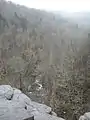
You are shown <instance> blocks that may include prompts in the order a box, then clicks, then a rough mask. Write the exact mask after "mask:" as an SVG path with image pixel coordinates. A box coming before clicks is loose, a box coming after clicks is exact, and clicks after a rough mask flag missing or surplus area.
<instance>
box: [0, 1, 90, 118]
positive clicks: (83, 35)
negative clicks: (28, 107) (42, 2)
mask: <svg viewBox="0 0 90 120" xmlns="http://www.w3.org/2000/svg"><path fill="white" fill-rule="evenodd" d="M89 77H90V13H74V14H72V15H67V16H65V14H64V13H61V12H60V13H53V12H46V11H43V10H37V9H31V8H27V7H25V6H20V5H16V4H14V3H12V2H6V1H4V0H0V85H2V84H9V85H11V86H12V87H16V88H19V89H21V90H22V91H23V92H24V93H25V94H27V95H28V96H30V97H31V98H32V99H33V100H34V101H37V102H39V103H44V104H46V105H48V106H50V107H51V108H52V110H53V111H55V112H56V113H57V115H58V116H60V117H63V118H65V119H66V120H75V119H74V118H75V117H77V119H78V118H79V117H80V115H82V114H84V113H85V112H90V97H89V96H90V78H89Z"/></svg>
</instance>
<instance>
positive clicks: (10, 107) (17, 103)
mask: <svg viewBox="0 0 90 120" xmlns="http://www.w3.org/2000/svg"><path fill="white" fill-rule="evenodd" d="M0 120H64V119H62V118H58V117H57V116H56V114H55V113H54V112H53V111H52V109H51V108H50V107H48V106H46V105H44V104H39V103H36V102H33V101H31V100H30V98H29V97H27V96H26V95H25V94H23V93H22V92H21V91H20V90H18V89H16V88H12V87H11V86H9V85H1V86H0Z"/></svg>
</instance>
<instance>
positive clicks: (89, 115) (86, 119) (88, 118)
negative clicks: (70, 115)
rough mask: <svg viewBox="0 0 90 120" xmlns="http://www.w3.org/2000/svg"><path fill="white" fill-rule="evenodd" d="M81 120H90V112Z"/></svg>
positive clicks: (80, 119)
mask: <svg viewBox="0 0 90 120" xmlns="http://www.w3.org/2000/svg"><path fill="white" fill-rule="evenodd" d="M79 120H90V112H87V113H85V114H84V115H82V116H81V117H80V118H79Z"/></svg>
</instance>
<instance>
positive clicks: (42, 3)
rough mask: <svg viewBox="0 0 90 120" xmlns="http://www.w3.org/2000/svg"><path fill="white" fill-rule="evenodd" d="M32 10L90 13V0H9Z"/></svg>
mask: <svg viewBox="0 0 90 120" xmlns="http://www.w3.org/2000/svg"><path fill="white" fill-rule="evenodd" d="M9 1H13V2H15V3H18V4H21V5H25V6H28V7H30V8H36V9H44V10H49V11H66V12H80V11H90V0H9Z"/></svg>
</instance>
